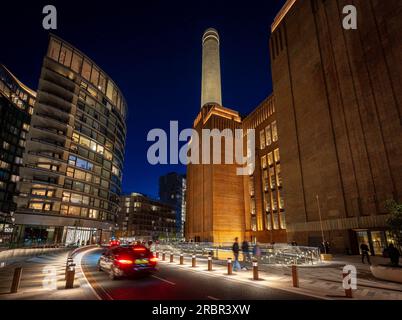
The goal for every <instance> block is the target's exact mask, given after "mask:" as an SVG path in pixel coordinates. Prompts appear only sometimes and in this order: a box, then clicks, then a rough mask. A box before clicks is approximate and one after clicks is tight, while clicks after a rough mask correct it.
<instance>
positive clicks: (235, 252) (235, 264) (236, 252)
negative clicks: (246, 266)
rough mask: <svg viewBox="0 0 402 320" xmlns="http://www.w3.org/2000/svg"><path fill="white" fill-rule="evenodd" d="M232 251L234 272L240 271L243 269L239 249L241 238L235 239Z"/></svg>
mask: <svg viewBox="0 0 402 320" xmlns="http://www.w3.org/2000/svg"><path fill="white" fill-rule="evenodd" d="M232 251H233V256H234V262H233V271H236V270H240V269H241V265H240V262H239V252H240V248H239V238H237V237H236V238H235V242H234V243H233V246H232Z"/></svg>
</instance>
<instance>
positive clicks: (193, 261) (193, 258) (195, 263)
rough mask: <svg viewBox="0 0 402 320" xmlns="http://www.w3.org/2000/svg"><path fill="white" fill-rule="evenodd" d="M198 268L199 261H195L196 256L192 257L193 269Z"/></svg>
mask: <svg viewBox="0 0 402 320" xmlns="http://www.w3.org/2000/svg"><path fill="white" fill-rule="evenodd" d="M196 266H197V261H196V259H195V254H193V256H192V257H191V267H193V268H195V267H196Z"/></svg>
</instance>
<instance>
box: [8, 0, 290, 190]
mask: <svg viewBox="0 0 402 320" xmlns="http://www.w3.org/2000/svg"><path fill="white" fill-rule="evenodd" d="M33 2H34V3H33ZM284 2H285V0H269V1H268V0H262V1H250V0H249V1H239V2H235V1H217V0H215V1H205V0H204V1H193V0H192V1H186V2H184V1H183V2H182V1H152V0H151V1H150V0H143V1H109V2H107V3H108V5H106V4H105V2H103V1H79V2H78V1H46V2H41V1H29V2H28V1H27V2H24V4H22V3H21V2H20V1H3V2H2V4H1V9H0V27H1V29H0V30H1V34H2V43H1V46H0V63H3V64H5V65H6V66H7V67H8V68H9V69H10V70H11V71H12V72H13V73H14V74H15V75H16V76H17V77H18V78H19V79H20V80H21V81H22V82H24V83H25V84H27V85H28V86H29V87H31V88H32V89H35V90H36V89H37V85H38V79H39V75H40V67H41V64H42V59H43V56H44V55H45V53H46V49H47V42H48V31H46V30H44V29H43V28H42V19H43V17H44V15H43V14H42V8H43V7H44V5H46V4H53V5H55V6H56V8H57V10H58V30H56V31H53V33H54V34H56V35H58V36H59V37H61V38H63V39H64V40H66V41H67V42H70V43H71V44H72V45H74V46H76V47H77V48H78V49H79V50H81V51H82V52H83V53H85V54H86V55H88V56H89V57H90V58H91V59H92V60H93V61H94V62H95V63H97V64H98V65H99V66H100V67H101V68H102V69H103V70H104V71H105V72H106V73H107V74H108V75H109V76H110V77H111V78H112V79H113V80H114V81H115V82H116V84H117V85H118V86H119V87H120V89H121V90H122V92H123V94H124V96H125V98H126V100H127V103H128V108H129V114H128V119H127V127H128V133H127V144H126V159H125V168H124V176H123V191H124V192H132V191H137V192H142V193H145V194H148V195H150V196H153V197H156V196H157V194H158V177H159V176H160V175H163V174H166V173H168V172H171V171H177V172H180V173H185V172H186V168H185V166H182V165H177V166H171V165H169V166H162V165H160V166H151V165H149V164H148V161H147V157H146V155H147V150H148V147H149V146H150V145H151V144H152V143H151V142H147V141H146V137H147V133H148V131H149V130H151V129H153V128H162V129H165V130H168V128H169V121H172V120H178V121H179V128H180V129H184V128H190V127H191V126H192V123H193V121H194V118H195V117H196V115H197V113H198V111H199V108H200V96H201V56H202V51H201V49H202V48H201V37H202V34H203V32H204V30H205V29H207V28H208V27H214V28H216V29H217V30H218V31H219V34H220V37H221V63H222V64H221V67H222V98H223V105H224V106H225V107H228V108H232V109H235V110H237V111H239V112H240V113H241V114H248V113H249V112H250V111H252V110H253V109H254V108H255V107H256V106H257V105H258V104H259V103H260V102H261V101H262V100H263V99H264V98H265V97H267V96H268V95H269V94H270V93H271V92H272V82H271V75H270V67H269V66H270V62H269V50H268V39H269V33H270V26H271V24H272V22H273V19H274V17H275V15H276V14H277V13H278V12H279V10H280V8H281V7H282V5H283V4H284Z"/></svg>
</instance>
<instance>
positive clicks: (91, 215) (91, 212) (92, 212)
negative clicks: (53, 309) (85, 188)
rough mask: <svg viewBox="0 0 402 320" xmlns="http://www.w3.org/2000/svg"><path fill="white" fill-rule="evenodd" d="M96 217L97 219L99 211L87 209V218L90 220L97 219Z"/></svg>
mask: <svg viewBox="0 0 402 320" xmlns="http://www.w3.org/2000/svg"><path fill="white" fill-rule="evenodd" d="M98 217H99V210H95V209H89V216H88V218H91V219H98Z"/></svg>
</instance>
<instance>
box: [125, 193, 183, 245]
mask: <svg viewBox="0 0 402 320" xmlns="http://www.w3.org/2000/svg"><path fill="white" fill-rule="evenodd" d="M175 218H176V207H175V206H173V205H170V204H167V203H164V202H161V201H158V200H154V199H151V198H149V197H147V196H145V195H143V194H141V193H131V194H130V195H124V196H122V197H121V211H120V213H119V218H118V226H119V230H118V232H117V236H118V237H119V238H120V239H125V240H128V241H135V240H162V239H164V240H169V239H170V240H171V239H176V220H175Z"/></svg>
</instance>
